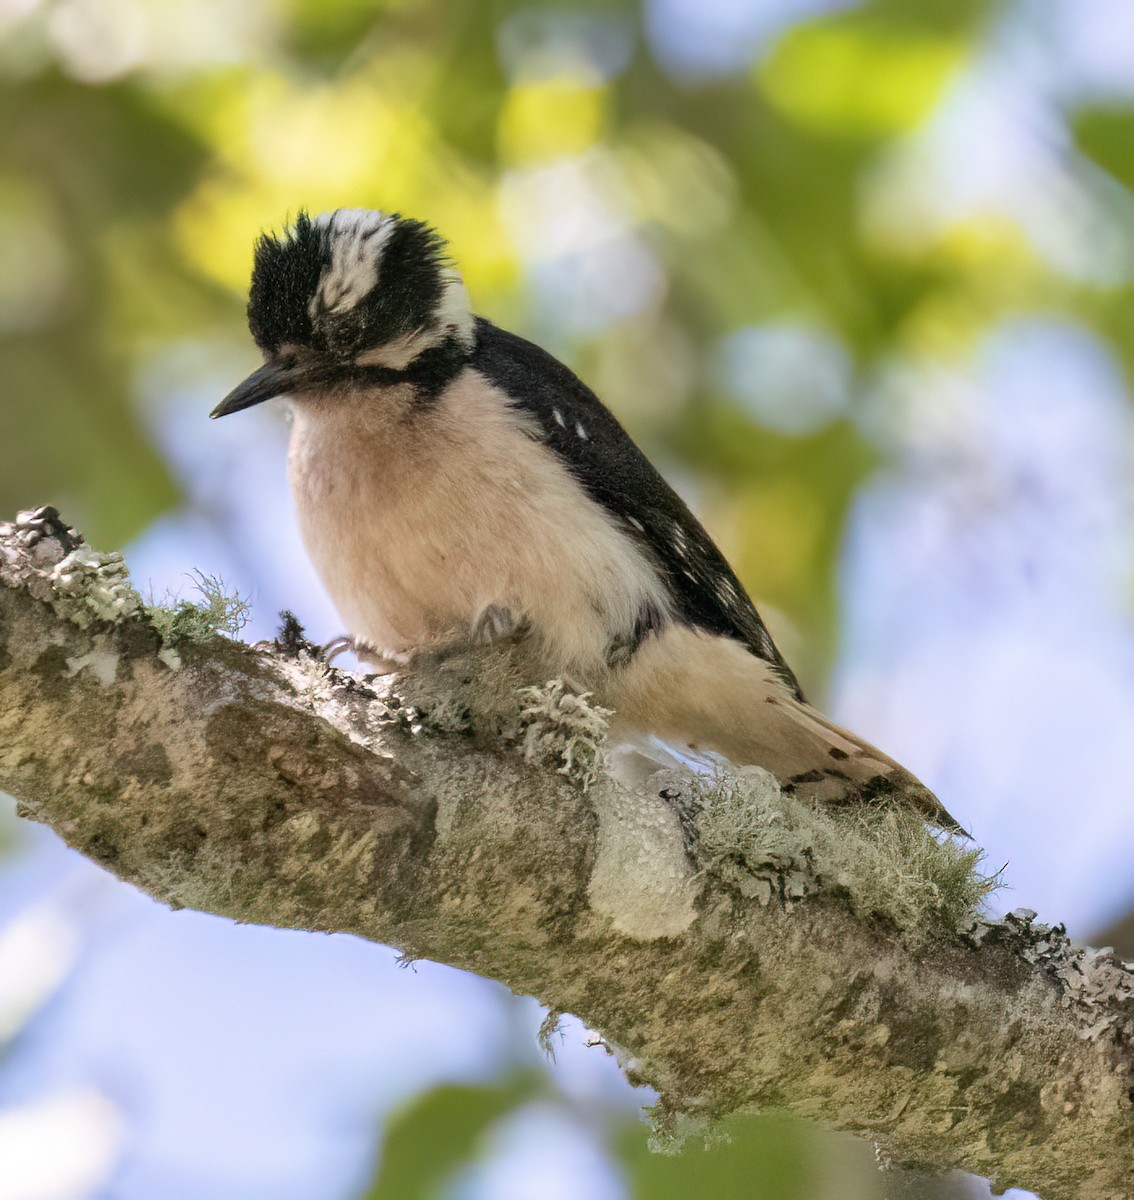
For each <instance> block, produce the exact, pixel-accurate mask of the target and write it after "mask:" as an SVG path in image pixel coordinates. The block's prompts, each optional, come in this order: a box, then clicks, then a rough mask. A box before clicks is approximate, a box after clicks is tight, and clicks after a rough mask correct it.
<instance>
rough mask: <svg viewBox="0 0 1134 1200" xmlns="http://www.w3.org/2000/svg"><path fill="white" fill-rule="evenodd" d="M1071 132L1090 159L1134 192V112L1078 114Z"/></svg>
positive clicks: (1109, 110)
mask: <svg viewBox="0 0 1134 1200" xmlns="http://www.w3.org/2000/svg"><path fill="white" fill-rule="evenodd" d="M1071 130H1072V133H1073V134H1074V137H1075V144H1076V145H1077V146H1078V147H1079V149H1080V150H1081V151H1082V152H1083V153H1084V154H1085V155H1086V156H1087V157H1088V158H1090V159H1092V160H1093V161H1094V162H1096V163H1098V165H1099V166H1100V167H1102V168H1103V170H1104V171H1109V172H1110V173H1111V174H1112V175H1113V176H1114V177H1115V179H1117V180H1119V182H1121V183H1123V184H1125V185H1126V187H1128V188H1131V189H1134V110H1132V109H1129V108H1089V109H1084V110H1082V111H1080V112H1079V113H1077V114H1076V116H1075V119H1074V121H1073V122H1072V126H1071Z"/></svg>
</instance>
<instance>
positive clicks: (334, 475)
mask: <svg viewBox="0 0 1134 1200" xmlns="http://www.w3.org/2000/svg"><path fill="white" fill-rule="evenodd" d="M248 324H249V327H250V329H251V332H252V336H253V338H254V339H255V341H256V343H257V345H258V346H259V347H260V349H261V350H262V351H263V354H264V360H265V361H264V366H263V367H261V368H260V369H259V370H258V371H256V372H254V373H253V374H252V375H251V376H249V377H248V378H247V379H246V380H245V381H244V382H243V383H241V384H239V385H238V386H237V387H236V388H235V389H234V390H233V391H232V392H231V393H229V395H228V396H227V397H225V399H224V400H223V401H221V403H220V404H219V405H218V406H217V407H216V409H215V410H214V411H213V413H212V415H213V416H214V417H220V416H224V415H226V414H228V413H234V412H238V411H239V410H241V409H243V408H248V407H249V406H251V405H253V404H259V403H261V402H262V401H265V400H269V399H271V398H273V397H284V398H286V401H287V403H288V405H289V406H290V408H291V412H292V418H293V420H292V429H291V442H290V450H289V456H288V468H289V476H290V480H291V487H292V491H293V494H294V497H295V505H296V512H297V515H298V519H299V524H300V528H301V531H302V534H303V537H304V540H305V543H306V545H307V548H308V551H309V553H310V554H311V557H312V559H313V560H314V563H315V566H316V568H317V570H318V572H319V574H320V575H321V577H322V579H323V581H324V583H325V584H326V587H327V589H328V591H329V592H330V595H331V598H332V599H333V601H334V603H335V605H336V606H337V608H338V610H339V613H340V615H341V616H342V618H343V620H344V621H345V622H346V625H347V628H348V630H349V632H350V634H351V635H352V637H353V638H354V639H356V640H357V641H358V642H359V643H361V644H368V645H370V646H373V647H380V648H381V649H382V650H383V651H384V652H387V653H392V654H402V655H404V654H406V653H407V652H412V651H415V650H418V649H420V648H428V647H437V646H444V645H452V644H456V643H460V642H461V641H462V639H463V640H464V641H465V642H469V641H490V640H493V639H494V638H498V637H501V636H522V638H523V639H524V641H525V643H526V645H527V648H528V650H529V652H530V661H531V662H532V664H533V668H532V669H533V675H534V676H535V677H534V678H533V679H532V680H531V682H533V683H535V682H543V681H544V680H547V679H551V678H556V677H563V678H569V679H570V680H572V681H573V682H575V683H576V684H577V685H578V686H581V687H583V688H585V689H586V690H587V691H590V692H591V693H593V694H594V696H595V698H596V700H597V701H598V702H599V703H601V704H603V705H606V706H608V707H610V708H612V709H613V710H614V711H615V718H614V722H615V724H614V728H613V729H612V735H613V736H617V735H618V734H619V733H620V732H625V733H630V732H634V733H652V734H657V735H658V736H660V737H662V738H665V739H669V740H671V741H675V742H678V743H684V744H686V745H689V746H691V747H694V748H701V749H710V750H715V751H717V752H719V753H721V754H724V755H726V756H727V757H728V758H730V759H732V760H733V761H734V762H736V763H738V764H748V763H753V764H758V765H760V766H762V767H764V768H766V769H767V770H769V771H770V772H772V774H774V775H775V776H777V777H778V778H779V780H780V781H781V783H782V784H783V785H784V786H785V787H786V788H788V789H790V790H792V791H794V792H796V793H797V794H800V795H804V796H814V797H816V798H818V799H822V800H827V801H834V802H842V801H849V800H868V801H869V800H875V799H881V798H886V797H889V798H893V799H894V800H897V801H898V802H900V803H902V804H905V805H907V806H913V807H914V808H916V809H917V810H919V811H920V812H921V813H923V814H924V816H925V817H926V818H927V819H929V820H931V821H934V822H936V823H937V824H939V825H941V826H943V827H946V828H949V829H956V828H957V825H956V822H955V821H953V819H952V818H951V817H950V816H949V814H948V813H947V812H946V811H945V809H944V808H943V807H942V806H941V804H940V803H939V802H938V800H937V799H936V798H935V797H934V796H933V794H932V793H931V792H930V791H929V790H928V789H927V788H925V787H924V786H923V785H922V784H921V783H919V782H918V781H917V780H916V779H915V778H914V777H913V776H912V775H911V774H910V773H909V772H908V771H906V770H905V769H904V768H902V767H901V766H899V765H898V764H897V763H896V762H894V761H893V759H891V758H888V757H887V756H886V755H885V754H883V753H882V752H881V751H879V750H876V749H875V748H874V747H873V746H870V745H868V744H867V743H866V742H863V741H861V740H860V739H859V738H857V737H855V736H854V735H853V734H851V733H849V732H847V731H846V730H844V729H841V728H840V727H839V726H837V725H834V724H832V723H831V722H830V721H828V720H827V719H826V718H825V717H824V716H822V715H821V714H820V713H819V712H817V711H816V710H815V709H814V708H812V707H811V706H810V705H808V704H807V703H806V701H805V700H804V697H803V693H802V692H801V690H800V687H799V684H798V683H797V681H796V679H795V676H794V675H793V674H792V672H791V670H790V669H789V668H788V666H787V664H786V663H785V662H784V660H783V657H782V656H781V655H780V653H779V651H778V650H777V649H776V647H775V645H774V643H773V642H772V639H771V637H770V636H769V635H768V631H767V629H766V628H765V627H764V623H763V621H762V620H761V619H760V616H759V614H758V613H757V611H756V608H755V606H754V605H753V603H752V601H751V600H750V599H749V597H748V594H747V593H746V592H745V590H744V586H743V585H742V584H741V582H740V580H739V579H738V578H737V577H736V575H735V573H734V572H733V571H732V569H731V568H730V567H729V565H728V563H727V562H726V561H725V559H724V556H723V555H722V554H721V552H720V551H719V550H718V549H717V547H716V546H715V545H714V544H713V541H712V539H711V538H710V537H709V535H708V534H707V533H706V532H705V530H704V528H703V527H702V526H701V524H700V522H699V521H698V520H697V519H696V518H695V517H694V516H693V514H692V513H691V512H690V511H689V509H688V508H687V507H686V505H685V504H684V503H683V502H682V500H681V499H680V498H679V497H678V496H677V495H676V493H675V492H674V491H673V490H672V489H671V488H670V487H669V485H668V484H667V483H666V482H665V480H664V479H662V477H661V475H659V474H658V472H657V471H656V470H655V469H654V468H653V467H652V466H651V465H650V463H649V461H648V460H647V459H646V457H645V455H643V454H642V452H641V451H640V450H639V449H638V447H637V446H636V445H635V444H634V443H633V442H632V441H631V439H630V437H629V435H628V434H627V433H626V432H625V430H624V429H623V428H622V426H621V425H620V424H619V423H618V421H617V420H616V419H615V418H614V416H613V415H612V414H611V413H610V412H609V410H608V409H607V408H606V407H605V406H604V405H603V404H602V402H601V401H600V400H599V399H598V397H597V396H596V395H595V394H594V393H593V392H592V391H591V390H590V389H589V388H588V387H587V386H586V385H585V384H584V383H582V382H581V381H580V380H579V379H578V378H576V376H575V375H574V374H572V372H571V371H570V370H568V369H567V367H565V366H564V365H563V364H562V363H560V362H558V361H557V360H556V359H555V358H553V357H552V356H551V355H550V354H548V353H546V352H545V351H543V350H541V349H540V348H539V347H538V346H535V345H533V344H532V343H531V342H528V341H525V340H524V339H523V338H521V337H517V336H516V335H515V334H512V333H508V332H506V331H505V330H503V329H499V328H497V327H496V326H495V325H493V324H492V323H491V322H489V321H486V320H484V319H483V318H479V317H474V316H473V314H472V312H471V311H470V309H469V303H468V298H467V295H466V292H465V288H464V284H463V283H462V280H461V277H460V275H459V274H458V272H457V271H456V270H455V269H454V267H453V266H452V265H451V264H450V262H449V261H448V260H447V258H446V254H445V243H444V242H443V241H442V239H441V238H440V237H439V236H438V235H437V234H436V233H435V232H434V231H433V230H432V229H431V228H429V226H427V225H425V224H422V223H421V222H420V221H415V220H411V219H409V218H407V217H403V216H400V215H399V214H397V213H384V212H375V211H370V210H367V209H338V210H337V211H335V212H332V213H326V214H323V215H322V216H318V217H315V218H314V219H312V218H310V217H309V216H307V215H306V214H305V213H301V214H300V215H299V217H298V218H297V219H296V220H295V222H294V223H293V224H292V225H291V227H290V228H288V229H286V230H285V232H284V233H283V234H282V235H280V236H274V235H271V234H265V235H264V236H262V237H261V238H260V239H259V241H258V242H257V244H256V249H255V262H254V267H253V272H252V285H251V292H250V296H249V301H248Z"/></svg>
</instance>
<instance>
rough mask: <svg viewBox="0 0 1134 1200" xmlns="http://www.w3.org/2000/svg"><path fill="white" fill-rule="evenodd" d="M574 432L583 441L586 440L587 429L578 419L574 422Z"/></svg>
mask: <svg viewBox="0 0 1134 1200" xmlns="http://www.w3.org/2000/svg"><path fill="white" fill-rule="evenodd" d="M575 433H576V434H577V435H578V436H579V437H580V438H582V440H583V441H584V442H585V441H586V440H587V431H586V430H585V429H584V428H583V426H582V424H581V423H580V422H578V421H576V422H575Z"/></svg>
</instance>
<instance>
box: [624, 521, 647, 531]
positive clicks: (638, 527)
mask: <svg viewBox="0 0 1134 1200" xmlns="http://www.w3.org/2000/svg"><path fill="white" fill-rule="evenodd" d="M626 520H627V521H629V522H630V524H631V525H633V526H634V528H635V529H636V530H637V531H638V532H639V533H645V532H646V527H645V525H643V524H642V522H641V521H639V520H638V518H637V517H627V518H626Z"/></svg>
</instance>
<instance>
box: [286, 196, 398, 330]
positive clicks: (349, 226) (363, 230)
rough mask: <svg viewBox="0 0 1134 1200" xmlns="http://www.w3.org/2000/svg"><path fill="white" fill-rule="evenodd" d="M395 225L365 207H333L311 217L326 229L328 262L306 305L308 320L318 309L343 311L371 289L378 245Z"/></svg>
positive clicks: (378, 256)
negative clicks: (329, 257)
mask: <svg viewBox="0 0 1134 1200" xmlns="http://www.w3.org/2000/svg"><path fill="white" fill-rule="evenodd" d="M395 224H396V222H395V221H394V218H393V217H392V216H389V215H388V214H386V213H381V212H376V211H374V210H373V209H369V208H337V209H335V211H334V212H332V213H320V214H319V216H317V217H316V218H315V226H316V228H317V229H326V230H327V231H328V249H329V251H330V255H331V261H330V264H329V265H328V266H326V267H324V268H323V274H322V275H320V276H319V286H318V287H317V288H316V289H315V295H314V296H312V297H311V302H310V303H309V304H308V306H307V312H308V314H309V315H310V316H311V318H312V319H314V318H315V315H316V314H317V313H318V312H330V313H342V312H346V311H347V310H348V309H351V308H353V307H354V306H355V305H356V304H357V303H358V302H359V301H360V300H361V299H362V298H363V297H364V296H367V295H369V293H370V292H371V291H373V289H374V285H375V284H376V283H377V282H378V264H379V263H380V261H381V259H382V247H383V246H384V245H385V244H386V241H387V239H388V238H389V236H390V234H391V233H393V231H394V226H395Z"/></svg>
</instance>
